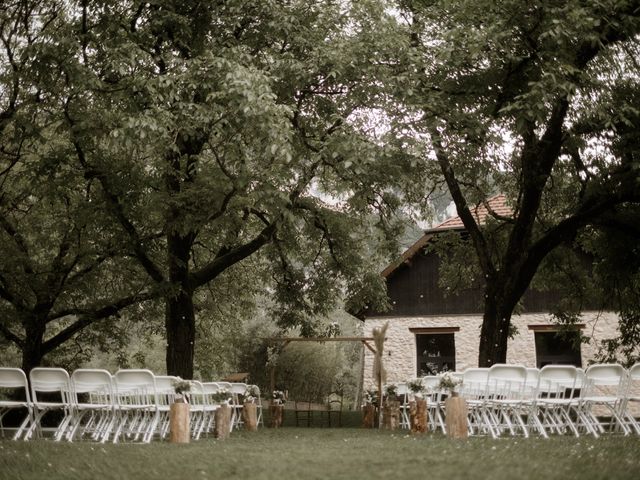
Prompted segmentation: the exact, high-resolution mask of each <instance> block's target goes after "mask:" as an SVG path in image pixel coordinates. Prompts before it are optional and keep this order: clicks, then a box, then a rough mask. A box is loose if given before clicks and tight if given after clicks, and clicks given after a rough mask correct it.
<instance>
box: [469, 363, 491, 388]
mask: <svg viewBox="0 0 640 480" xmlns="http://www.w3.org/2000/svg"><path fill="white" fill-rule="evenodd" d="M488 377H489V369H488V368H483V367H478V368H467V369H466V370H465V371H464V372H462V382H463V385H464V384H467V383H487V378H488Z"/></svg>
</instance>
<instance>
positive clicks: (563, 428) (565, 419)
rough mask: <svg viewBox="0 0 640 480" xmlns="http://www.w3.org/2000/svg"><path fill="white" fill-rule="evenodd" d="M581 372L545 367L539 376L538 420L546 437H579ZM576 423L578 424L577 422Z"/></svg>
mask: <svg viewBox="0 0 640 480" xmlns="http://www.w3.org/2000/svg"><path fill="white" fill-rule="evenodd" d="M576 385H578V370H577V369H576V367H574V366H573V365H546V366H544V367H542V369H541V370H540V373H539V375H538V387H537V392H536V419H537V420H538V421H539V422H540V426H541V427H542V432H543V436H545V437H546V436H547V434H548V433H557V434H564V433H567V432H568V431H571V433H573V434H574V435H575V436H576V437H577V436H579V435H580V434H579V431H578V426H579V424H578V425H576V423H575V422H576V421H577V422H580V421H581V417H580V413H579V406H580V399H579V395H578V394H577V388H576ZM574 419H575V421H574Z"/></svg>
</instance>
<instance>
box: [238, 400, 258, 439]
mask: <svg viewBox="0 0 640 480" xmlns="http://www.w3.org/2000/svg"><path fill="white" fill-rule="evenodd" d="M242 422H243V423H244V428H245V429H246V430H248V431H250V432H256V431H257V430H258V406H257V405H256V404H255V403H253V402H244V405H243V407H242Z"/></svg>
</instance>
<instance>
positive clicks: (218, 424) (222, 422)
mask: <svg viewBox="0 0 640 480" xmlns="http://www.w3.org/2000/svg"><path fill="white" fill-rule="evenodd" d="M230 433H231V407H230V406H229V405H226V404H225V405H220V407H219V408H218V409H217V410H216V413H215V426H214V427H213V436H214V437H216V438H218V439H220V440H224V439H225V438H227V437H229V434H230Z"/></svg>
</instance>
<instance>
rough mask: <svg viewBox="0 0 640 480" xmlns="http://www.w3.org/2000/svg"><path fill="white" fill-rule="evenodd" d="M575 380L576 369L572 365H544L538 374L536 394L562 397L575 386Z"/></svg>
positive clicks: (576, 375) (576, 377) (576, 376)
mask: <svg viewBox="0 0 640 480" xmlns="http://www.w3.org/2000/svg"><path fill="white" fill-rule="evenodd" d="M577 380H578V370H577V369H576V367H574V366H573V365H545V366H544V367H542V369H540V373H539V374H538V394H539V395H549V394H554V395H556V396H563V397H564V396H565V395H567V394H569V393H570V392H573V390H575V389H576V388H577V387H576V385H577ZM571 395H572V393H571Z"/></svg>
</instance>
